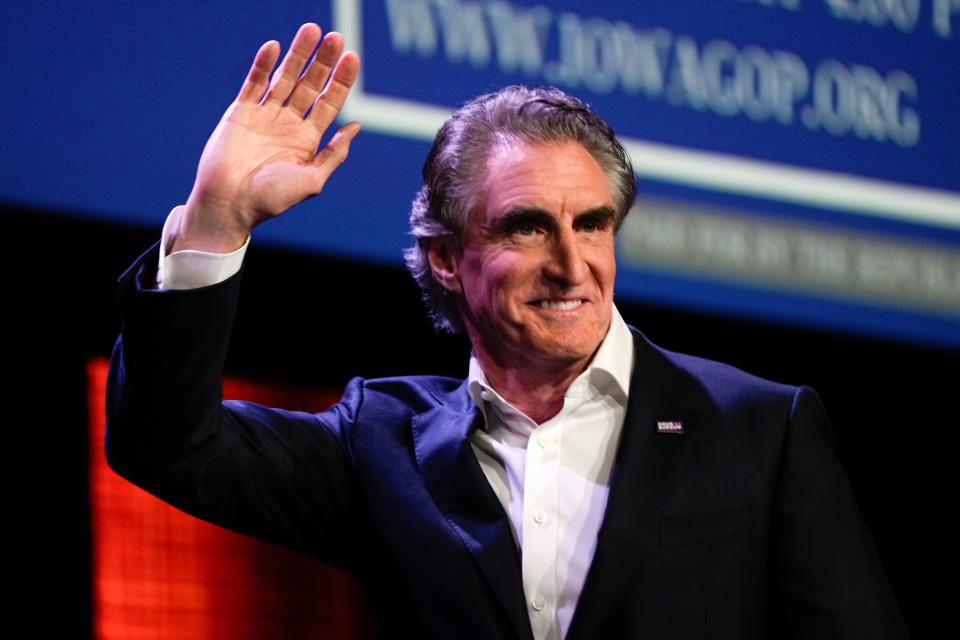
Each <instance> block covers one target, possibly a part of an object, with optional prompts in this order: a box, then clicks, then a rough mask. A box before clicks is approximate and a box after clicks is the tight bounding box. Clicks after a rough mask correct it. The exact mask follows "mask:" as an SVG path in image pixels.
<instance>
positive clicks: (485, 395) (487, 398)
mask: <svg viewBox="0 0 960 640" xmlns="http://www.w3.org/2000/svg"><path fill="white" fill-rule="evenodd" d="M480 399H481V400H484V401H486V402H490V401H491V400H493V394H492V393H490V392H489V391H487V390H486V389H484V390H483V391H481V392H480Z"/></svg>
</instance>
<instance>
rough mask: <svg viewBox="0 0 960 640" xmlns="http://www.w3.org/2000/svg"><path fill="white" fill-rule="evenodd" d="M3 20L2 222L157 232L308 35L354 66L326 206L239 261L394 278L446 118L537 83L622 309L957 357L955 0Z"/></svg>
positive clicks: (352, 2) (183, 9)
mask: <svg viewBox="0 0 960 640" xmlns="http://www.w3.org/2000/svg"><path fill="white" fill-rule="evenodd" d="M6 11H7V12H9V13H10V15H11V16H12V17H13V18H14V19H8V20H4V21H3V23H2V25H0V34H2V36H3V37H2V39H0V47H2V49H3V53H4V54H5V59H7V60H14V59H15V60H18V61H19V64H18V65H16V66H13V65H11V66H9V67H8V68H6V69H5V71H4V75H5V84H6V86H7V99H6V100H4V101H3V103H2V104H0V116H2V117H3V122H4V126H3V127H2V128H0V144H2V148H3V150H4V156H5V160H4V163H3V166H2V168H0V198H2V199H3V200H5V201H6V202H8V203H11V204H18V205H27V206H32V207H37V208H38V209H39V208H43V209H47V210H51V209H52V210H59V211H65V212H72V213H75V214H78V215H82V216H95V217H99V218H108V219H113V220H125V221H132V222H135V223H138V224H144V225H150V226H154V227H155V228H156V229H157V234H158V235H159V230H160V226H161V224H162V221H163V219H164V217H165V215H166V214H167V212H168V211H169V209H170V208H171V207H173V206H174V205H176V204H179V203H181V202H183V201H184V199H185V198H186V196H187V194H188V193H189V190H190V186H191V183H192V179H193V172H194V168H195V166H196V161H197V159H198V158H199V155H200V151H201V150H202V148H203V143H204V142H205V140H206V138H207V136H208V135H209V133H210V131H211V130H212V129H213V127H214V126H215V125H216V122H217V120H218V119H219V117H220V115H221V114H222V112H223V110H224V109H225V107H226V106H227V105H228V104H229V102H230V100H231V99H232V98H233V97H234V96H235V95H236V92H237V90H238V89H239V86H240V83H241V81H242V79H243V77H244V75H245V72H246V69H247V67H248V66H249V64H250V61H251V59H252V56H253V53H254V52H255V51H256V49H257V47H258V46H259V45H260V44H261V43H262V42H264V41H266V40H268V39H279V40H280V41H281V43H282V44H283V45H284V47H286V46H287V45H288V44H289V40H290V38H291V37H292V35H293V33H294V32H295V31H296V28H297V26H298V25H299V24H301V23H302V22H304V21H307V20H316V21H317V22H319V23H320V24H321V26H323V27H325V28H326V27H330V26H332V27H333V28H335V29H337V30H340V31H341V32H343V33H344V35H345V37H346V40H347V43H348V46H349V47H352V48H355V49H357V50H358V51H359V52H360V53H361V56H362V58H363V69H362V74H361V78H360V81H359V83H358V87H357V89H356V91H355V92H354V95H353V96H352V97H351V99H350V101H349V103H348V109H347V113H346V114H345V115H346V117H347V118H348V119H357V120H360V121H361V122H363V124H364V126H365V131H364V132H363V133H361V136H360V138H358V140H357V142H356V143H355V146H354V148H353V150H352V151H351V156H350V159H349V161H348V163H347V164H346V165H345V166H344V167H343V168H342V169H340V170H339V171H338V173H337V175H335V176H334V178H333V179H332V180H331V181H330V183H329V185H328V187H327V189H326V190H325V192H324V194H322V195H321V196H320V197H319V198H317V199H315V200H312V201H310V202H308V203H305V204H303V205H301V206H299V207H297V208H296V209H295V210H294V211H292V212H291V213H290V214H288V215H286V216H283V217H281V218H279V219H277V220H275V221H272V222H270V223H269V224H266V225H264V226H263V227H261V228H259V229H258V230H257V232H256V236H257V237H256V238H255V241H256V242H258V243H260V242H262V243H268V244H272V245H279V246H286V247H289V248H293V249H298V250H307V251H313V252H320V253H324V254H328V255H336V256H344V257H351V258H361V259H366V260H371V261H375V262H381V263H387V264H396V265H398V266H399V265H400V264H402V258H401V251H402V248H403V247H405V246H407V245H408V244H410V239H409V237H408V236H407V234H406V217H407V213H408V207H409V203H410V200H411V199H412V197H413V194H414V192H415V191H416V189H417V187H418V185H419V169H420V166H421V164H422V162H423V159H424V157H425V156H426V153H427V151H428V149H429V144H430V141H431V140H432V137H433V134H434V132H435V131H436V129H437V127H438V126H439V124H440V123H441V122H442V121H443V119H444V118H445V117H446V116H447V115H448V114H449V113H450V112H451V110H452V109H454V108H456V106H457V105H459V104H461V103H462V102H464V101H465V100H468V99H469V98H471V97H473V96H475V95H477V94H479V93H483V92H486V91H490V90H494V89H496V88H498V87H500V86H503V85H505V84H511V83H524V84H549V85H554V86H557V87H560V88H561V89H563V90H565V91H568V92H570V93H572V94H574V95H576V96H578V97H580V98H581V99H583V100H585V101H586V102H588V103H589V104H591V106H592V107H593V108H594V110H595V111H597V112H598V113H599V114H600V115H602V116H603V117H605V118H606V119H607V120H608V121H609V122H610V123H611V124H612V125H613V127H614V129H615V130H616V131H617V133H618V135H619V136H620V137H621V138H622V139H623V141H624V142H625V144H626V146H627V147H628V149H629V151H630V153H631V156H632V158H633V161H634V164H635V167H636V170H637V177H638V180H639V185H640V198H639V201H638V204H637V207H636V209H635V211H634V212H633V213H632V214H631V216H630V217H629V218H628V219H627V222H626V223H625V225H624V227H623V229H622V231H621V233H620V236H619V240H618V251H619V255H620V269H619V273H618V281H617V294H618V296H620V297H624V298H627V299H632V300H638V301H643V302H654V303H660V304H666V305H673V306H680V307H684V308H693V309H703V310H708V311H712V312H719V313H724V314H732V315H737V316H741V317H756V318H760V319H766V320H775V321H779V322H789V323H795V324H802V325H813V326H820V327H826V328H830V329H838V330H843V331H849V332H854V333H864V334H873V335H882V336H888V337H895V338H898V339H906V340H912V341H920V342H926V343H932V344H941V345H950V346H953V347H956V346H960V173H958V167H960V119H958V118H957V114H958V113H960V75H958V74H957V73H956V64H957V62H958V61H960V55H958V54H960V46H958V43H960V0H690V1H688V2H684V3H676V2H669V1H666V0H660V1H651V2H644V3H636V2H627V1H625V0H610V1H608V2H605V3H601V4H587V3H578V2H569V1H558V2H543V3H533V2H520V1H511V2H506V1H499V0H497V1H489V2H487V1H480V0H476V1H473V0H376V1H360V0H334V1H333V2H298V1H293V2H284V3H262V2H245V1H240V2H230V3H206V2H205V3H193V2H189V3H188V2H165V3H103V4H95V5H94V4H90V3H81V2H46V3H32V2H31V3H26V2H24V3H14V4H13V5H12V9H11V8H9V7H8V8H7V9H6ZM24 24H29V25H32V28H30V29H24V28H22V25H24Z"/></svg>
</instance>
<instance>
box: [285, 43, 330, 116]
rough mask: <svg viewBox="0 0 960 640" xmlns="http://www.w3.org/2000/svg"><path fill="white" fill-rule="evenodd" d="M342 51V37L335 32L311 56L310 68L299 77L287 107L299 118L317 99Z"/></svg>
mask: <svg viewBox="0 0 960 640" xmlns="http://www.w3.org/2000/svg"><path fill="white" fill-rule="evenodd" d="M342 51H343V36H341V35H340V34H339V33H336V32H335V31H331V32H330V33H328V34H327V35H326V36H324V38H323V42H321V43H320V48H319V49H317V53H316V54H315V55H314V56H313V60H312V61H311V62H310V66H308V67H307V70H306V71H305V72H304V73H303V75H302V76H300V79H299V80H298V81H297V84H296V86H295V87H294V88H293V92H292V93H291V94H290V99H289V100H288V101H287V106H288V107H290V108H291V109H293V110H294V111H295V112H296V113H298V114H300V115H301V116H302V115H304V114H306V113H307V110H308V109H309V108H310V105H312V104H313V101H314V100H316V99H317V94H319V93H320V90H321V89H322V88H323V83H324V82H326V81H327V77H328V76H329V75H330V69H332V68H333V65H334V64H336V62H337V59H338V58H339V57H340V53H341V52H342Z"/></svg>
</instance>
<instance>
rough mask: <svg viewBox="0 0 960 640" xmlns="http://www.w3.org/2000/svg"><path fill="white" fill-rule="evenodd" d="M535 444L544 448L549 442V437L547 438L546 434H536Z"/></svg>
mask: <svg viewBox="0 0 960 640" xmlns="http://www.w3.org/2000/svg"><path fill="white" fill-rule="evenodd" d="M537 444H538V445H540V446H541V447H544V448H546V446H547V445H548V444H550V438H548V437H547V436H545V435H543V434H542V433H541V434H539V435H537Z"/></svg>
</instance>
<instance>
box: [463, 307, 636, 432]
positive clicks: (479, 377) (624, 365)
mask: <svg viewBox="0 0 960 640" xmlns="http://www.w3.org/2000/svg"><path fill="white" fill-rule="evenodd" d="M632 371H633V335H632V334H631V333H630V329H629V328H628V327H627V323H626V322H624V320H623V317H622V316H621V315H620V311H619V310H617V306H616V305H613V310H612V313H611V316H610V328H609V329H608V330H607V335H606V336H604V338H603V341H602V342H601V343H600V347H599V348H598V349H597V353H596V354H594V356H593V359H592V360H591V361H590V364H588V365H587V368H586V369H585V370H584V371H583V373H581V374H580V375H579V376H577V379H576V380H574V382H573V384H571V385H570V386H571V388H572V387H573V386H574V385H578V384H586V383H592V384H593V385H594V386H595V387H596V388H597V389H600V390H601V392H606V393H613V392H614V390H616V392H618V393H620V394H622V396H623V401H624V402H626V399H627V397H628V396H629V394H630V374H631V373H632ZM608 381H609V382H612V383H613V388H612V389H611V388H608V387H607V385H606V384H605V382H608ZM467 389H468V390H469V392H470V396H471V397H472V398H473V401H474V402H475V403H476V404H477V406H478V407H480V410H481V411H483V413H484V415H485V416H486V403H487V401H488V400H493V399H497V400H498V401H499V402H501V403H502V404H504V405H507V402H506V400H504V399H503V398H502V397H501V396H500V394H499V393H497V391H496V389H494V388H493V387H491V386H490V384H489V383H488V382H487V376H486V374H484V372H483V369H482V368H481V367H480V361H479V360H477V357H476V356H475V355H474V354H473V353H471V354H470V366H469V371H468V373H467ZM484 396H486V397H484ZM508 406H509V405H508Z"/></svg>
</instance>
